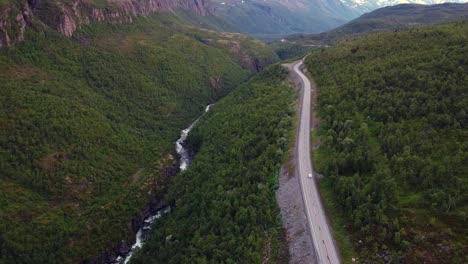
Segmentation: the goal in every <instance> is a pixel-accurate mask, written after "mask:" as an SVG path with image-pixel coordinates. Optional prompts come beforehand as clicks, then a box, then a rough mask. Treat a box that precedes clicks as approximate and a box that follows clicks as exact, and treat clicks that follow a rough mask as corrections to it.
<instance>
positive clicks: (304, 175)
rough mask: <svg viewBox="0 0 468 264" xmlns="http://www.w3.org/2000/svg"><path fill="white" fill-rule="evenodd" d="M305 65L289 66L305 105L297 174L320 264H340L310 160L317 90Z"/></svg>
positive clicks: (301, 116) (302, 106)
mask: <svg viewBox="0 0 468 264" xmlns="http://www.w3.org/2000/svg"><path fill="white" fill-rule="evenodd" d="M302 65H303V61H302V60H300V61H296V62H294V63H292V64H289V65H288V67H289V69H290V72H291V75H292V77H293V78H294V79H296V80H297V82H298V83H300V84H301V86H302V87H300V88H302V99H301V102H302V104H301V112H300V121H299V131H298V138H297V142H296V144H297V148H296V151H297V153H296V159H297V163H296V164H297V173H298V175H299V179H300V184H301V190H302V199H303V200H304V205H305V208H306V215H307V221H308V227H309V230H310V234H311V236H312V241H313V243H314V247H315V252H316V255H317V263H320V264H322V263H326V264H338V263H340V258H339V255H338V251H337V249H336V246H335V243H334V240H333V235H332V233H331V230H330V228H329V225H328V222H327V216H326V214H325V211H324V209H323V205H322V201H321V199H320V194H319V192H318V188H317V180H316V176H315V174H314V172H313V168H312V162H311V157H310V153H311V147H310V132H311V130H310V120H311V92H312V91H313V90H312V88H311V85H310V81H309V79H308V78H307V77H306V76H305V75H304V74H303V73H302V71H301V67H302Z"/></svg>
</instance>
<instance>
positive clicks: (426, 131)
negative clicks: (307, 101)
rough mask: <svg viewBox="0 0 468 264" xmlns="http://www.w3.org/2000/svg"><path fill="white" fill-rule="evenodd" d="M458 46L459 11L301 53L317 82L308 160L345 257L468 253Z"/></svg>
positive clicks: (464, 80)
mask: <svg viewBox="0 0 468 264" xmlns="http://www.w3.org/2000/svg"><path fill="white" fill-rule="evenodd" d="M467 54H468V22H466V21H465V22H458V23H452V24H446V25H440V26H433V27H428V28H416V29H411V30H406V31H394V32H387V33H380V34H372V35H368V36H364V37H361V38H357V39H355V40H352V41H343V42H340V43H338V44H336V45H334V46H333V47H331V48H329V49H321V50H318V51H315V52H312V53H311V54H310V55H309V56H308V57H307V59H306V64H307V66H308V69H309V71H310V72H311V73H312V75H313V76H314V79H315V81H316V82H317V84H318V87H319V97H318V107H317V108H318V109H317V110H318V113H319V116H320V122H321V124H320V129H319V131H317V133H313V136H315V137H317V136H318V137H319V139H320V148H319V149H318V150H317V151H315V152H314V154H313V159H314V165H315V167H316V169H317V170H318V171H319V172H320V173H322V174H324V175H325V178H323V179H322V180H321V182H320V188H321V189H322V192H324V193H331V194H332V195H331V196H330V198H331V200H330V201H328V202H327V204H328V205H329V206H328V210H329V213H330V214H331V215H336V218H335V219H332V222H335V223H346V224H345V229H344V231H345V233H346V235H348V234H349V235H350V236H349V237H350V239H349V240H350V244H351V245H352V248H353V249H354V252H359V253H358V255H354V257H358V259H363V260H366V261H370V262H371V263H384V262H385V263H388V261H390V262H392V263H398V262H401V261H403V262H405V263H467V262H468V259H467V255H466V252H467V250H468V240H467V239H468V233H467V228H466V226H467V213H468V203H467V201H468V196H467V193H468V192H467V191H468V142H467V140H466V139H467V138H468V129H467V128H468V127H467V126H468V115H467V112H466V111H468V97H467V92H468V57H467ZM334 225H335V224H334ZM334 231H335V233H336V232H340V230H337V229H335V230H334ZM337 235H338V236H341V235H342V234H335V236H337ZM340 243H341V244H344V243H342V242H340ZM341 246H342V245H341ZM351 251H352V250H351ZM344 261H345V262H351V260H350V259H344Z"/></svg>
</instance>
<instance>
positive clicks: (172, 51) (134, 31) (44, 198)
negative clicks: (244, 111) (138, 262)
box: [0, 14, 278, 264]
mask: <svg viewBox="0 0 468 264" xmlns="http://www.w3.org/2000/svg"><path fill="white" fill-rule="evenodd" d="M36 21H37V20H36ZM208 40H209V41H208ZM234 44H236V45H238V47H239V49H238V50H236V51H237V53H233V52H230V45H234ZM249 60H250V61H254V62H255V67H251V65H250V64H249V63H248V62H249ZM277 60H278V58H277V56H276V55H275V54H274V52H273V51H272V50H271V49H270V48H268V47H267V46H265V45H264V44H263V43H260V42H258V41H256V40H253V39H251V38H248V37H245V36H242V35H240V34H232V35H228V34H221V33H216V32H214V31H208V30H200V29H196V28H193V27H191V26H186V25H184V24H183V21H182V22H181V21H180V19H178V18H176V17H175V15H173V14H164V15H163V14H157V15H154V16H153V17H147V18H135V19H134V21H133V23H132V24H127V25H116V24H96V25H91V26H83V27H82V28H81V29H80V30H79V31H78V32H76V33H75V34H74V36H73V38H71V39H68V38H66V37H64V36H62V35H61V34H59V33H57V32H55V31H54V30H52V29H50V28H47V27H46V26H44V25H39V24H37V25H36V26H35V27H32V28H29V29H27V31H26V41H24V42H23V43H21V44H18V45H16V46H14V47H11V48H4V49H0V128H1V129H0V211H1V218H0V263H8V264H10V263H77V262H79V261H82V260H85V259H89V258H91V257H96V256H97V255H99V254H100V253H101V252H103V251H105V250H109V249H111V248H112V247H113V246H115V244H116V243H117V242H118V241H121V240H122V239H128V240H129V241H132V240H133V239H134V231H133V230H132V228H131V225H130V223H131V220H132V218H134V217H137V216H139V214H140V210H141V209H142V208H143V207H144V205H145V203H147V202H148V200H149V199H150V197H151V196H153V195H155V194H157V193H158V192H161V191H162V190H163V189H164V188H165V186H164V182H165V181H164V179H162V176H163V175H164V170H165V167H167V166H170V165H171V164H173V162H174V157H173V155H172V156H171V154H173V153H174V142H175V140H176V139H177V137H178V135H179V133H180V129H182V128H184V127H186V126H187V125H188V124H190V123H191V122H192V121H193V120H194V119H195V118H196V117H198V115H200V114H201V113H202V112H203V110H204V107H205V105H207V104H209V103H213V102H215V101H217V100H218V99H219V98H221V97H223V96H225V95H226V94H227V93H228V92H229V91H231V90H232V89H233V88H234V87H236V86H238V85H239V84H240V83H242V82H243V81H245V80H247V78H249V76H251V75H252V73H253V71H254V70H260V69H261V68H262V67H264V66H266V65H268V64H269V63H272V62H275V61H277ZM245 62H247V64H246V63H245Z"/></svg>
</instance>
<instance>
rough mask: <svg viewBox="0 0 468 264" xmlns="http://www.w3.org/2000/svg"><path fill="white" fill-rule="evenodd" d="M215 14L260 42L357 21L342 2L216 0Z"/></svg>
mask: <svg viewBox="0 0 468 264" xmlns="http://www.w3.org/2000/svg"><path fill="white" fill-rule="evenodd" d="M213 8H214V10H215V13H216V14H217V15H219V16H220V17H223V19H225V20H226V21H227V22H229V23H231V24H232V25H234V26H235V27H236V28H237V29H238V30H240V32H242V33H246V34H249V35H253V36H256V37H260V38H279V37H281V36H284V35H290V34H293V33H303V32H306V33H315V32H322V31H326V30H329V29H332V28H334V27H337V26H339V25H342V24H343V23H345V22H347V21H349V20H351V19H353V18H355V17H356V16H357V12H355V11H354V10H352V9H351V8H349V7H347V6H346V5H344V4H343V3H342V2H340V1H339V0H268V1H266V0H213Z"/></svg>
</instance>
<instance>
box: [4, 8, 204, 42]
mask: <svg viewBox="0 0 468 264" xmlns="http://www.w3.org/2000/svg"><path fill="white" fill-rule="evenodd" d="M175 9H185V10H190V11H192V12H194V13H196V14H198V15H201V16H204V15H206V14H207V13H208V9H207V7H205V2H204V1H199V0H117V1H107V0H104V1H84V0H61V1H50V0H41V1H35V0H28V1H10V0H5V1H2V2H1V4H0V47H2V46H10V45H11V44H12V43H16V42H20V41H22V40H23V39H24V33H25V28H26V27H28V26H33V27H34V26H38V25H37V23H38V22H39V23H41V24H42V23H43V24H45V25H47V26H49V27H51V28H53V29H56V30H57V31H59V32H61V33H63V34H64V35H66V36H71V35H72V34H73V32H75V31H76V30H77V29H78V28H79V27H80V26H81V25H87V24H90V23H93V22H108V23H128V22H132V20H133V19H134V18H135V17H137V16H148V15H150V14H152V13H154V12H156V11H170V10H175Z"/></svg>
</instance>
